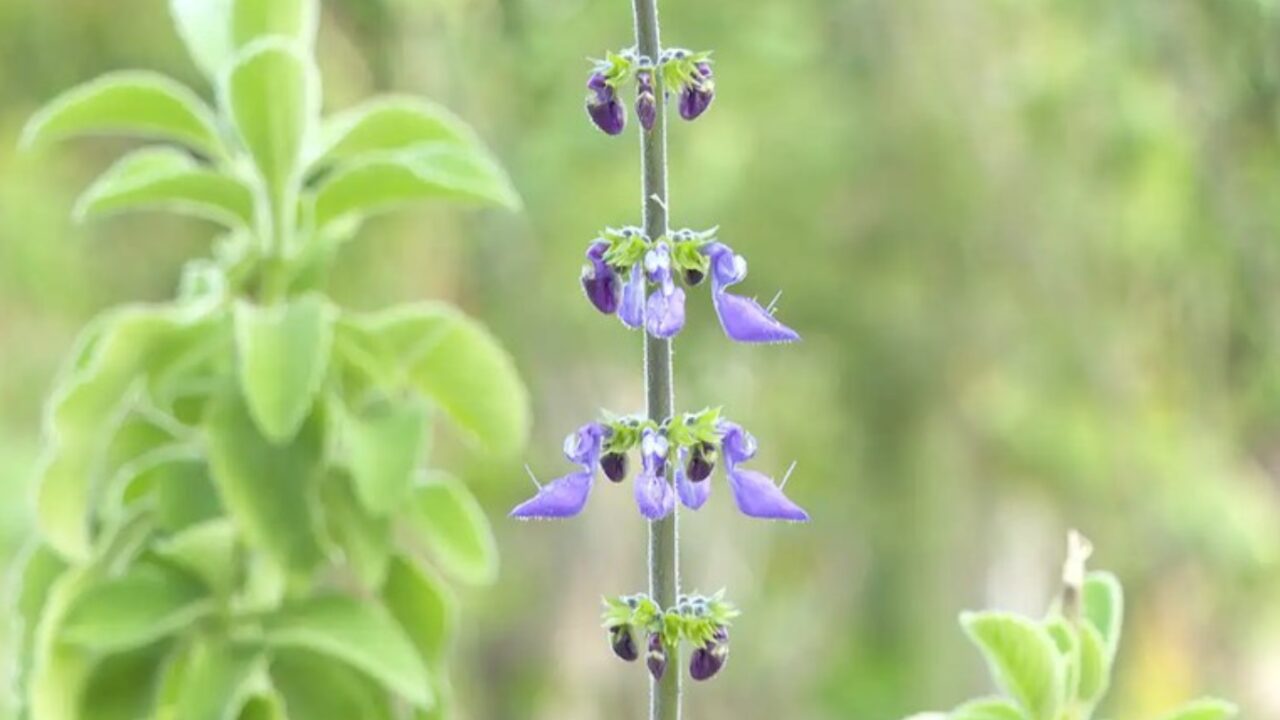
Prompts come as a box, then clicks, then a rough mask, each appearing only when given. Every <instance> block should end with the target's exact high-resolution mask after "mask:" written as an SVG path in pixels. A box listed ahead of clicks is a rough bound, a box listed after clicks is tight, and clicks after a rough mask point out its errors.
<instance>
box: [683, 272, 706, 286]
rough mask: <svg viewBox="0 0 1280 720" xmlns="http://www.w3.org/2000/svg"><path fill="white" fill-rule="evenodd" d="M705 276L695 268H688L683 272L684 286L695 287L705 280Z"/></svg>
mask: <svg viewBox="0 0 1280 720" xmlns="http://www.w3.org/2000/svg"><path fill="white" fill-rule="evenodd" d="M706 277H707V274H706V273H704V272H702V271H701V270H698V269H696V268H689V269H688V270H685V271H684V284H685V285H688V286H689V287H695V286H697V285H699V284H701V283H702V281H703V280H705V279H706Z"/></svg>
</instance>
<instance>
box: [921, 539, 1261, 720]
mask: <svg viewBox="0 0 1280 720" xmlns="http://www.w3.org/2000/svg"><path fill="white" fill-rule="evenodd" d="M1091 552H1092V548H1091V546H1090V545H1089V542H1088V541H1087V540H1085V539H1084V538H1083V537H1082V536H1080V535H1079V534H1077V533H1074V532H1073V533H1072V534H1071V536H1070V538H1069V548H1068V553H1067V561H1066V565H1065V566H1064V569H1063V592H1062V598H1061V600H1060V601H1059V602H1058V603H1056V604H1055V606H1054V607H1053V608H1052V609H1051V610H1050V611H1049V613H1048V615H1047V616H1046V617H1045V618H1044V619H1043V620H1039V621H1037V620H1033V619H1029V618H1024V617H1019V616H1016V615H1010V614H1008V613H1000V612H973V613H964V614H963V615H961V616H960V624H961V626H963V627H964V631H965V634H966V635H968V636H969V639H970V640H972V641H973V644H974V645H976V646H977V648H978V650H979V652H981V653H982V656H983V658H984V659H986V661H987V667H988V669H989V670H990V671H991V678H992V680H993V681H994V682H995V684H996V686H997V687H998V688H999V689H1000V690H1001V692H1002V693H1003V695H1002V696H1000V697H988V698H982V699H979V700H973V701H970V702H967V703H965V704H963V705H961V706H960V707H958V708H956V709H955V710H953V711H951V712H950V713H926V714H924V715H916V716H914V717H913V718H911V719H910V720H1089V719H1090V718H1092V717H1094V714H1095V711H1096V709H1097V707H1098V705H1099V703H1101V702H1102V699H1103V696H1105V695H1106V692H1107V689H1108V688H1109V687H1110V685H1111V675H1112V670H1113V668H1114V664H1115V658H1116V650H1117V648H1118V647H1119V644H1120V630H1121V627H1122V625H1123V622H1124V593H1123V591H1122V590H1121V587H1120V581H1119V580H1117V579H1116V577H1115V576H1114V575H1112V574H1111V573H1108V572H1088V573H1087V572H1086V570H1085V563H1086V561H1087V560H1088V558H1089V555H1090V553H1091ZM1236 714H1237V709H1236V707H1235V706H1234V705H1232V704H1231V703H1228V702H1224V701H1222V700H1215V699H1210V698H1206V699H1201V700H1197V701H1195V702H1192V703H1188V704H1187V705H1185V706H1183V707H1182V708H1179V709H1178V710H1175V711H1173V712H1170V713H1169V714H1167V715H1165V716H1164V718H1163V719H1162V720H1229V719H1230V718H1233V717H1235V716H1236Z"/></svg>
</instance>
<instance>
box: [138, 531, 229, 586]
mask: <svg viewBox="0 0 1280 720" xmlns="http://www.w3.org/2000/svg"><path fill="white" fill-rule="evenodd" d="M236 540H237V538H236V528H235V524H234V523H232V522H231V520H230V519H229V518H217V519H213V520H209V521H206V522H203V523H200V524H198V525H192V526H191V527H188V528H186V529H184V530H182V531H181V532H179V533H177V534H175V535H173V536H171V537H169V538H167V539H166V540H164V541H162V542H160V543H159V544H157V545H156V548H155V552H156V554H157V555H159V556H160V557H161V558H164V559H165V560H166V561H168V562H169V563H171V564H173V565H175V566H176V567H179V568H181V569H183V570H185V571H186V572H188V573H191V574H192V575H193V576H195V577H198V578H200V579H201V580H202V581H204V583H205V585H207V586H208V587H209V589H210V590H212V591H213V592H215V593H217V594H219V595H222V596H226V595H228V594H229V593H230V592H231V590H232V587H233V586H234V584H235V580H236Z"/></svg>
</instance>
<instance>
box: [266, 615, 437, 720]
mask: <svg viewBox="0 0 1280 720" xmlns="http://www.w3.org/2000/svg"><path fill="white" fill-rule="evenodd" d="M264 631H265V635H264V638H265V641H266V642H267V644H268V645H270V646H273V647H279V648H297V649H303V650H310V651H312V652H316V653H320V654H322V655H326V656H328V657H332V658H334V659H337V660H341V661H343V662H345V663H347V664H348V665H350V666H352V667H354V668H356V669H358V670H361V671H362V672H364V673H366V674H368V675H369V676H370V677H371V678H373V679H374V680H376V681H377V682H378V683H379V684H381V685H382V686H383V687H385V688H386V689H388V690H390V691H392V692H394V693H396V694H397V695H399V696H401V697H402V698H404V699H405V700H408V701H409V702H411V703H413V704H414V705H417V706H419V707H423V708H425V707H429V706H430V705H431V704H432V702H433V699H432V695H431V678H430V675H429V674H428V672H427V668H426V666H425V665H424V664H423V662H422V660H421V659H420V658H419V657H418V655H417V652H416V651H415V649H414V646H413V644H412V643H411V642H410V641H409V639H408V638H407V637H405V634H404V631H403V630H402V629H401V628H400V626H399V625H397V624H396V622H395V620H393V619H392V618H391V617H390V616H389V615H388V614H387V613H386V611H385V610H383V609H382V608H381V607H378V606H376V605H370V604H366V603H362V602H360V601H358V600H354V599H351V598H347V597H341V596H330V597H319V598H313V599H309V600H305V601H302V602H300V603H297V604H295V605H292V606H288V607H286V608H284V609H282V610H281V611H280V612H279V613H277V614H275V615H273V616H271V617H269V618H267V620H266V621H265V623H264Z"/></svg>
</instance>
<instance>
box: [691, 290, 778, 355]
mask: <svg viewBox="0 0 1280 720" xmlns="http://www.w3.org/2000/svg"><path fill="white" fill-rule="evenodd" d="M711 297H712V302H713V303H714V304H715V306H716V315H719V316H720V327H722V328H724V334H725V335H728V336H729V339H730V340H735V341H737V342H741V343H783V342H793V341H795V340H799V339H800V334H799V333H797V332H796V331H795V330H792V329H791V328H789V327H787V326H786V325H783V324H782V323H780V322H778V320H777V318H775V317H774V316H773V315H772V314H770V313H769V311H768V310H765V309H764V308H763V307H761V306H760V303H758V302H756V301H755V300H753V299H751V298H747V297H742V296H741V295H734V294H732V293H730V292H729V291H727V290H715V291H714V292H713V293H712V296H711Z"/></svg>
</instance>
